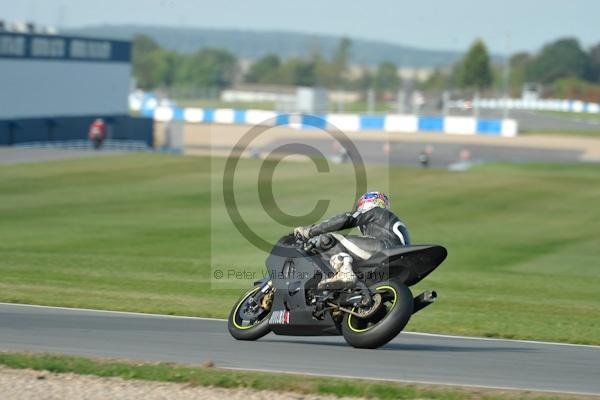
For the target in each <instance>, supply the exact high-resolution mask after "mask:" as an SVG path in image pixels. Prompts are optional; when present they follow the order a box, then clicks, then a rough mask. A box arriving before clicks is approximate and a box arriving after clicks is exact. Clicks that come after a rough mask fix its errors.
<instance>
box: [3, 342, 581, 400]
mask: <svg viewBox="0 0 600 400" xmlns="http://www.w3.org/2000/svg"><path fill="white" fill-rule="evenodd" d="M0 365H4V366H6V367H9V368H14V369H25V368H28V369H34V370H39V371H49V372H53V373H75V374H81V375H93V376H99V377H119V378H123V379H139V380H149V381H161V382H173V383H185V384H188V385H192V386H212V387H220V388H230V389H232V388H247V389H254V390H274V391H278V392H295V393H300V394H317V395H335V396H347V397H368V398H375V399H439V400H445V399H447V400H462V399H489V400H492V399H498V400H513V399H514V400H516V399H540V400H541V399H566V398H584V397H573V396H567V395H548V394H543V393H533V392H527V391H504V390H495V389H479V388H477V389H475V388H454V387H452V388H450V387H444V386H433V385H414V384H402V383H396V382H380V381H370V380H362V379H361V380H350V379H342V378H330V377H314V376H306V375H297V374H282V373H267V372H252V371H232V370H224V369H219V368H201V367H190V366H183V365H176V364H171V363H132V362H126V361H120V360H100V359H90V358H84V357H76V356H65V355H55V354H34V353H10V352H0Z"/></svg>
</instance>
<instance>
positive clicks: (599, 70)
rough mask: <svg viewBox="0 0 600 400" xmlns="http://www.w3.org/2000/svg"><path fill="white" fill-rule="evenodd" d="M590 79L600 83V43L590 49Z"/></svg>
mask: <svg viewBox="0 0 600 400" xmlns="http://www.w3.org/2000/svg"><path fill="white" fill-rule="evenodd" d="M589 59H590V80H591V81H592V82H596V83H600V43H598V44H597V45H595V46H593V47H592V48H591V49H590V51H589Z"/></svg>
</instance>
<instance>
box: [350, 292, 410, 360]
mask: <svg viewBox="0 0 600 400" xmlns="http://www.w3.org/2000/svg"><path fill="white" fill-rule="evenodd" d="M369 289H370V290H371V291H372V292H377V293H381V294H382V296H385V299H386V301H385V304H384V306H382V307H385V308H382V309H381V310H380V311H377V312H375V314H373V315H372V316H370V317H368V318H358V317H356V316H354V315H351V314H346V315H344V320H343V322H342V334H343V335H344V339H346V342H348V344H350V345H352V346H354V347H358V348H365V349H375V348H377V347H380V346H383V345H384V344H386V343H387V342H389V341H390V340H392V339H393V338H395V337H396V335H398V334H399V333H400V332H401V331H402V329H404V327H405V326H406V324H407V323H408V320H409V319H410V317H411V315H412V312H413V296H412V293H411V291H410V289H408V287H406V285H404V284H402V283H397V282H394V281H389V282H381V283H378V284H376V285H373V286H372V287H370V288H369ZM353 311H355V309H354V308H353Z"/></svg>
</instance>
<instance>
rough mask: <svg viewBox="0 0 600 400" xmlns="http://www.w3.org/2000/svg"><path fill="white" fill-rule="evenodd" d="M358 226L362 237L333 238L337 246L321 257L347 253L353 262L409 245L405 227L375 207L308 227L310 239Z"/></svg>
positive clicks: (387, 211)
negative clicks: (384, 250) (353, 259)
mask: <svg viewBox="0 0 600 400" xmlns="http://www.w3.org/2000/svg"><path fill="white" fill-rule="evenodd" d="M355 227H358V228H359V229H360V232H361V233H362V234H363V236H356V235H347V236H342V235H335V236H336V239H337V242H338V243H337V244H336V245H335V246H334V247H332V248H331V249H329V250H327V251H326V252H325V253H324V254H323V255H326V256H332V255H334V254H337V253H339V252H348V253H350V255H351V256H352V257H354V258H355V259H363V260H364V259H368V258H369V257H370V256H371V255H373V254H374V253H376V252H378V251H380V250H383V249H387V248H390V247H398V246H409V245H410V236H409V234H408V230H407V229H406V225H404V223H403V222H402V221H401V220H400V219H399V218H398V217H397V216H396V215H395V214H394V213H393V212H391V211H390V210H387V209H385V208H381V207H375V208H372V209H370V210H368V211H365V212H362V213H361V212H358V211H357V212H354V213H349V212H348V213H344V214H339V215H336V216H334V217H331V218H329V219H327V220H325V221H323V222H321V223H320V224H317V225H313V226H312V227H311V228H310V236H311V237H315V236H318V235H323V234H327V233H330V232H336V231H341V230H344V229H349V228H355Z"/></svg>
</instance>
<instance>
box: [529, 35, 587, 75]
mask: <svg viewBox="0 0 600 400" xmlns="http://www.w3.org/2000/svg"><path fill="white" fill-rule="evenodd" d="M589 67H590V61H589V58H588V55H587V54H586V53H585V52H584V51H583V50H582V49H581V46H580V45H579V42H578V41H577V39H574V38H565V39H559V40H557V41H555V42H552V43H550V44H547V45H545V46H544V47H543V48H542V51H541V53H540V54H539V55H538V56H537V57H535V59H534V60H533V62H532V63H531V64H530V65H529V67H528V68H527V72H526V77H527V79H528V80H530V81H533V82H539V83H552V82H554V81H556V80H557V79H560V78H568V77H575V78H582V79H585V78H589V71H590V70H589Z"/></svg>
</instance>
